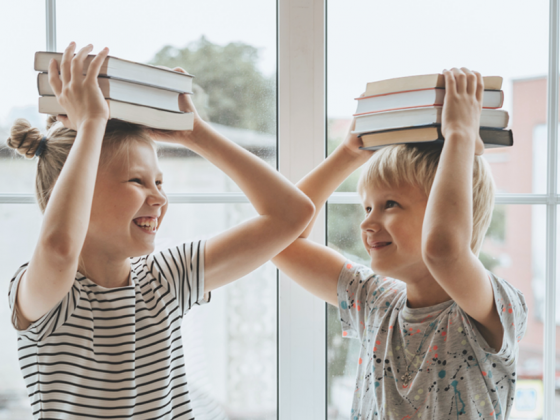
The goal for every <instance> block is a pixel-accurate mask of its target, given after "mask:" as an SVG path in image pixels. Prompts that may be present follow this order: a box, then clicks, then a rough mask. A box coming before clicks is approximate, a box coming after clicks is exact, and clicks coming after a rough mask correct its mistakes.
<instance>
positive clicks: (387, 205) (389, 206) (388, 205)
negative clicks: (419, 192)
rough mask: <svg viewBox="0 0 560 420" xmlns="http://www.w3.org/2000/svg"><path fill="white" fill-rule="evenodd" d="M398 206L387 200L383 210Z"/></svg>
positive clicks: (394, 202)
mask: <svg viewBox="0 0 560 420" xmlns="http://www.w3.org/2000/svg"><path fill="white" fill-rule="evenodd" d="M398 205H399V203H397V202H396V201H393V200H387V202H386V203H385V208H386V209H390V208H392V207H396V206H398Z"/></svg>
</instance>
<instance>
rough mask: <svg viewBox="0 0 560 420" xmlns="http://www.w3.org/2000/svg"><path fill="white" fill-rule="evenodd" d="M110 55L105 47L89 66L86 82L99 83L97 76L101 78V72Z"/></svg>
mask: <svg viewBox="0 0 560 420" xmlns="http://www.w3.org/2000/svg"><path fill="white" fill-rule="evenodd" d="M107 55H109V48H107V47H105V48H103V49H102V50H101V51H99V53H98V54H97V55H96V56H95V58H94V59H93V60H91V63H90V64H89V67H88V71H87V74H86V80H88V81H92V80H96V81H97V76H99V71H100V70H101V66H102V65H103V63H105V59H106V58H107Z"/></svg>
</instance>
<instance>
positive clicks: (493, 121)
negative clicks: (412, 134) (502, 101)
mask: <svg viewBox="0 0 560 420" xmlns="http://www.w3.org/2000/svg"><path fill="white" fill-rule="evenodd" d="M441 114H442V107H441V106H430V107H424V108H412V109H404V110H400V111H387V112H377V113H374V114H364V115H358V116H357V117H356V126H355V129H354V131H353V133H357V134H362V133H371V132H373V131H382V130H390V129H395V128H405V127H412V126H417V125H429V124H441ZM508 121H509V115H508V113H507V111H505V110H503V109H483V110H482V113H481V114H480V125H481V126H483V127H494V128H504V127H507V125H508Z"/></svg>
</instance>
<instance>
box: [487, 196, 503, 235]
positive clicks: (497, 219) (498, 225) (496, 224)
mask: <svg viewBox="0 0 560 420" xmlns="http://www.w3.org/2000/svg"><path fill="white" fill-rule="evenodd" d="M486 237H487V238H492V239H493V240H495V241H498V242H502V243H503V242H504V241H505V240H506V206H505V205H504V204H496V205H495V206H494V212H493V213H492V221H491V222H490V226H489V227H488V232H486Z"/></svg>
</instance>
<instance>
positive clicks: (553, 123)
mask: <svg viewBox="0 0 560 420" xmlns="http://www.w3.org/2000/svg"><path fill="white" fill-rule="evenodd" d="M558 18H559V15H558V0H550V20H549V41H548V43H549V46H548V48H549V56H548V60H549V62H548V95H547V96H548V104H547V125H548V139H547V143H548V145H547V151H548V186H547V196H548V204H547V218H546V286H545V287H546V302H545V319H544V366H543V368H544V369H543V370H544V378H543V380H544V393H545V398H544V404H545V407H544V418H545V419H552V418H554V416H555V401H554V400H555V395H554V394H555V392H554V391H555V379H556V378H555V377H556V311H555V303H556V238H557V234H558V233H557V230H556V227H557V226H556V225H557V214H558V212H557V204H556V197H557V179H558V178H557V173H558V147H557V145H558V25H559V22H558Z"/></svg>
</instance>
